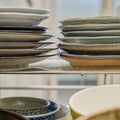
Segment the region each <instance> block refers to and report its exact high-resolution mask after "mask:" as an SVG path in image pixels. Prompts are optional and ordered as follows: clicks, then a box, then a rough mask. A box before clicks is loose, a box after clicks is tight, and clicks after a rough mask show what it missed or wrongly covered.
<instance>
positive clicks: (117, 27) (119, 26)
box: [59, 24, 120, 32]
mask: <svg viewBox="0 0 120 120" xmlns="http://www.w3.org/2000/svg"><path fill="white" fill-rule="evenodd" d="M59 28H60V29H61V30H62V31H63V32H65V31H66V32H69V31H83V30H84V31H89V30H93V31H94V30H97V31H101V30H103V31H104V30H120V24H82V25H63V26H60V27H59Z"/></svg>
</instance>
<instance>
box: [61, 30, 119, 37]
mask: <svg viewBox="0 0 120 120" xmlns="http://www.w3.org/2000/svg"><path fill="white" fill-rule="evenodd" d="M62 34H63V35H64V36H65V37H96V36H120V30H106V31H70V32H62Z"/></svg>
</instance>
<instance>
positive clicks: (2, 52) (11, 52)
mask: <svg viewBox="0 0 120 120" xmlns="http://www.w3.org/2000/svg"><path fill="white" fill-rule="evenodd" d="M55 49H56V48H39V49H0V57H17V56H33V55H40V54H43V53H47V52H50V51H52V50H55Z"/></svg>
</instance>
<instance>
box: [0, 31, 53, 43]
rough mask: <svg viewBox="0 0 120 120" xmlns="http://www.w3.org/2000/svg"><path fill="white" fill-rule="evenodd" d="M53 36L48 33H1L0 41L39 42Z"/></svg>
mask: <svg viewBox="0 0 120 120" xmlns="http://www.w3.org/2000/svg"><path fill="white" fill-rule="evenodd" d="M51 37H53V36H52V35H46V34H32V33H26V34H25V33H4V32H3V33H0V42H38V41H44V40H47V39H49V38H51Z"/></svg>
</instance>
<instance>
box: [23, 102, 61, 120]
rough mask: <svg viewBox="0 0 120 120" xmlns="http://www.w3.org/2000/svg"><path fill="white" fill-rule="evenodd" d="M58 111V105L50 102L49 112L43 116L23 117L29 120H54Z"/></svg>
mask: <svg viewBox="0 0 120 120" xmlns="http://www.w3.org/2000/svg"><path fill="white" fill-rule="evenodd" d="M59 109H60V105H59V104H57V103H55V102H53V101H50V106H49V110H50V112H48V113H45V114H40V115H31V116H25V117H26V118H28V119H30V120H56V119H55V116H56V113H57V112H58V111H59Z"/></svg>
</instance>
